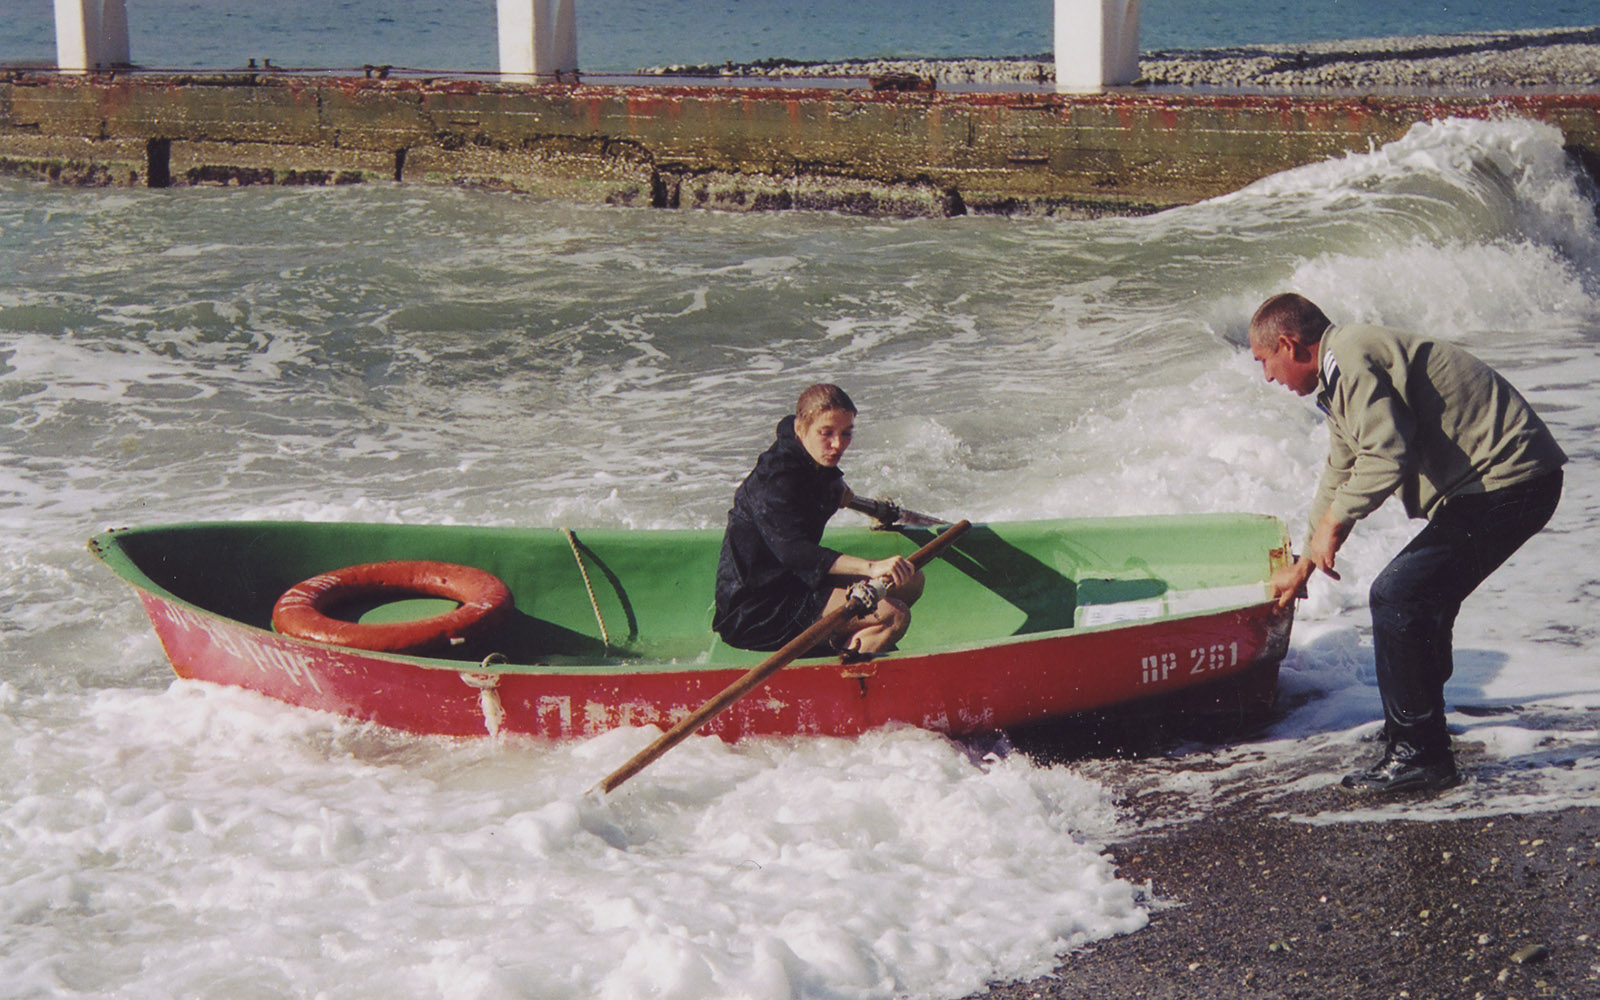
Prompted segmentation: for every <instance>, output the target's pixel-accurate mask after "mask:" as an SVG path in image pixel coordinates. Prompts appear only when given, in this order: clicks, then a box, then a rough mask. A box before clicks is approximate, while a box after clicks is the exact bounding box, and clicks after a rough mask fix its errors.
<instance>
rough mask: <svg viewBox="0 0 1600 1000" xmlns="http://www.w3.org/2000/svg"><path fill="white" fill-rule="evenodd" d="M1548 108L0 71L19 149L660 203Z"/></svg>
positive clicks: (210, 169) (935, 187) (1025, 170)
mask: <svg viewBox="0 0 1600 1000" xmlns="http://www.w3.org/2000/svg"><path fill="white" fill-rule="evenodd" d="M1449 116H1458V117H1472V118H1487V117H1495V116H1523V117H1529V118H1535V119H1539V120H1541V121H1545V122H1548V123H1550V124H1552V125H1554V126H1556V127H1557V128H1559V129H1561V131H1562V132H1563V133H1564V135H1565V136H1566V140H1567V144H1568V147H1569V149H1571V150H1572V151H1573V153H1574V155H1575V156H1577V157H1578V158H1579V159H1580V160H1582V161H1583V162H1585V163H1586V164H1589V165H1592V164H1595V163H1600V93H1594V92H1581V93H1566V94H1563V93H1525V94H1509V95H1500V96H1475V95H1467V94H1461V95H1453V94H1438V95H1419V96H1404V95H1395V96H1370V95H1369V96H1330V95H1311V94H1308V95H1289V94H1270V95H1267V94H1262V95H1255V94H1217V93H1197V92H1180V91H1170V92H1158V91H1135V90H1129V91H1122V92H1116V93H1110V94H1102V95H1062V94H1054V93H1050V92H1044V91H1039V92H972V93H966V92H939V91H934V92H929V91H916V90H909V91H908V90H892V89H889V90H872V89H870V88H868V87H865V86H862V87H837V88H809V89H805V88H801V89H796V88H787V87H770V86H769V87H762V86H742V87H741V86H689V85H684V84H651V85H642V84H641V85H593V84H588V83H583V84H573V83H566V84H558V83H552V84H507V83H499V82H492V83H491V82H484V81H476V80H458V79H437V78H434V79H430V78H396V77H389V78H381V77H380V78H372V77H305V76H294V75H275V74H265V73H260V74H258V73H233V74H184V75H154V74H142V73H135V74H101V75H89V76H83V77H70V76H58V75H56V74H53V73H41V72H29V71H22V70H17V71H10V72H7V73H4V74H0V173H6V174H11V175H15V176H23V177H33V178H38V179H41V180H48V181H53V182H58V183H70V184H85V185H107V186H140V185H152V186H164V185H246V184H345V183H379V182H382V183H395V182H400V183H440V184H457V185H472V186H483V187H491V188H496V189H503V190H508V191H518V192H526V193H528V194H532V195H536V196H541V197H548V198H556V199H566V200H575V201H584V202H596V203H609V204H622V205H643V206H653V207H657V208H690V207H699V208H716V209H726V210H741V211H749V210H765V209H792V208H817V209H831V210H838V211H846V212H860V213H863V214H874V215H901V216H915V215H948V214H957V213H963V212H1011V213H1017V212H1024V213H1052V214H1066V215H1074V216H1094V215H1104V214H1143V213H1147V212H1152V211H1158V210H1160V209H1163V208H1168V207H1171V206H1174V205H1180V204H1187V203H1192V202H1195V201H1200V200H1203V199H1205V198H1210V197H1214V196H1216V195H1220V194H1224V193H1227V192H1229V191H1233V190H1237V189H1238V188H1240V187H1243V186H1244V185H1246V184H1248V183H1250V182H1252V181H1255V180H1257V179H1259V178H1261V177H1264V176H1266V175H1268V174H1272V173H1276V172H1278V171H1281V170H1286V169H1289V168H1291V167H1295V166H1300V165H1303V164H1306V163H1310V162H1315V161H1318V160H1323V159H1327V158H1328V157H1331V156H1338V155H1341V154H1344V153H1348V152H1359V151H1365V150H1367V149H1368V148H1370V147H1371V146H1372V145H1376V144H1382V143H1385V142H1389V141H1392V140H1393V139H1396V138H1398V137H1399V136H1400V135H1402V134H1404V132H1405V131H1406V129H1408V128H1409V127H1410V126H1411V125H1413V124H1415V123H1417V122H1419V121H1425V120H1428V119H1433V118H1440V117H1449Z"/></svg>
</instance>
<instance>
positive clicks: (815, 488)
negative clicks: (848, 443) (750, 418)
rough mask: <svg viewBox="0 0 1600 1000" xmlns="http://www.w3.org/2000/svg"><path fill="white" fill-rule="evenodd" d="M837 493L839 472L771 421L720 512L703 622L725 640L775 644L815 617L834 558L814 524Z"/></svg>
mask: <svg viewBox="0 0 1600 1000" xmlns="http://www.w3.org/2000/svg"><path fill="white" fill-rule="evenodd" d="M843 493H844V474H843V473H842V472H840V471H839V470H838V469H837V468H830V467H828V466H825V465H820V464H818V463H817V462H816V461H815V460H814V459H813V458H812V457H811V455H810V454H809V453H808V452H807V451H806V449H805V445H803V444H801V443H800V439H799V438H797V437H796V436H795V432H794V417H792V416H791V417H784V418H783V420H781V421H779V423H778V438H777V440H776V441H774V442H773V443H772V447H770V448H768V449H767V450H766V451H764V452H762V454H761V457H760V458H758V459H756V467H755V469H753V470H752V471H751V472H750V475H748V476H746V477H745V480H744V482H743V483H741V484H740V485H739V488H738V489H737V490H736V491H734V494H733V508H732V509H731V510H729V511H728V530H727V533H726V534H725V535H723V538H722V559H721V561H720V562H719V563H718V564H717V613H716V617H715V618H713V619H712V622H711V627H712V628H714V629H716V631H717V632H718V633H719V634H720V635H721V636H722V638H723V640H724V641H726V642H727V643H728V644H729V645H732V646H738V647H740V648H741V649H777V648H779V647H780V646H782V645H783V644H784V643H786V642H788V641H789V640H790V639H793V638H794V637H795V636H797V635H799V634H800V633H801V632H803V631H805V629H806V628H807V627H808V626H810V625H811V623H812V622H814V621H816V620H817V618H819V617H821V614H822V608H823V605H824V604H825V602H826V601H827V595H828V589H829V588H828V587H827V586H825V584H826V582H827V577H828V569H829V568H830V567H831V566H832V565H833V563H834V560H836V559H838V558H839V553H838V552H835V551H834V550H832V549H829V548H825V547H823V545H822V544H821V542H822V529H823V528H824V527H825V526H826V525H827V523H828V518H830V517H832V516H833V514H834V512H835V511H837V510H838V509H839V499H840V497H841V496H843Z"/></svg>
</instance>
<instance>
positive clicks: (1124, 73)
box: [1056, 0, 1139, 91]
mask: <svg viewBox="0 0 1600 1000" xmlns="http://www.w3.org/2000/svg"><path fill="white" fill-rule="evenodd" d="M1138 77H1139V0H1056V89H1057V90H1063V91H1085V90H1100V89H1101V88H1103V87H1115V86H1120V85H1122V84H1127V83H1132V82H1133V81H1134V80H1136V79H1138Z"/></svg>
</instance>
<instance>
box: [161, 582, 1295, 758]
mask: <svg viewBox="0 0 1600 1000" xmlns="http://www.w3.org/2000/svg"><path fill="white" fill-rule="evenodd" d="M140 597H141V599H142V600H143V601H144V605H145V610H146V611H147V613H148V614H149V616H150V620H151V623H152V624H153V625H154V626H155V630H156V633H157V635H158V636H159V637H160V639H161V642H162V644H163V646H164V647H165V648H166V651H167V655H168V657H169V658H170V659H171V661H172V665H173V669H174V670H175V671H176V672H177V674H178V675H179V676H180V677H185V678H190V679H193V680H202V681H209V682H212V683H216V684H225V685H229V686H233V687H241V688H246V689H248V690H251V691H256V692H259V693H261V694H264V695H267V696H268V697H271V698H275V699H278V700H280V701H284V702H287V703H289V704H291V705H298V706H301V707H303V708H310V709H319V710H322V711H328V712H335V713H338V714H339V715H343V716H348V717H350V718H355V719H361V720H367V721H371V722H376V723H380V724H382V725H385V726H390V727H393V728H396V729H402V730H406V731H409V732H415V733H431V734H439V735H445V736H482V735H485V734H486V733H491V732H496V731H498V732H512V733H523V734H528V735H533V736H543V737H550V738H557V739H559V738H566V737H587V736H593V735H596V734H598V733H601V732H604V731H606V730H608V729H613V728H616V727H618V726H631V725H653V726H660V727H663V728H665V727H668V726H670V725H672V724H673V723H674V722H676V721H677V720H678V719H681V718H683V717H684V716H686V715H688V714H689V713H690V712H691V711H693V710H694V709H696V708H698V707H699V706H700V705H701V704H703V703H704V702H705V701H707V700H708V699H709V698H711V696H713V695H715V694H716V693H717V692H719V691H721V690H722V689H723V688H724V687H726V686H727V685H728V684H729V683H731V682H732V681H734V680H735V679H737V678H738V677H739V676H741V675H742V674H743V673H744V668H738V667H735V668H727V669H724V668H705V667H692V666H691V667H676V666H654V665H653V666H649V667H639V668H627V667H619V668H617V670H616V671H615V672H597V671H596V670H595V669H593V668H588V669H584V670H562V669H559V668H515V669H507V670H505V671H504V672H500V673H494V674H474V673H473V672H471V671H470V670H469V671H468V672H465V673H463V672H461V671H458V670H455V669H449V668H445V667H439V666H436V665H435V664H437V662H438V661H424V660H417V659H413V658H407V657H398V656H391V655H388V654H379V653H367V652H362V651H360V650H353V649H345V648H340V647H334V646H325V645H321V644H318V643H313V642H307V641H304V640H299V639H293V638H288V637H285V636H281V635H277V634H274V633H272V632H269V631H266V630H264V629H260V628H254V627H252V626H248V625H243V624H239V623H237V622H234V621H231V620H229V619H226V618H223V617H220V616H217V615H212V614H209V613H206V612H201V611H197V610H195V609H193V608H192V607H189V606H185V605H183V604H179V603H175V602H172V601H169V600H166V599H164V598H163V597H161V596H159V595H156V594H153V593H151V592H149V591H145V590H141V591H140ZM1291 616H1292V613H1291V612H1290V611H1280V610H1278V609H1277V608H1275V607H1274V606H1273V605H1271V604H1266V603H1264V604H1258V605H1253V606H1251V607H1247V608H1240V609H1236V610H1232V611H1224V612H1218V613H1213V614H1201V615H1194V616H1190V617H1185V618H1176V619H1161V620H1156V621H1149V622H1134V623H1129V624H1125V625H1122V626H1119V627H1114V628H1106V629H1099V630H1074V631H1071V632H1058V633H1052V634H1048V635H1043V636H1040V637H1037V638H1027V637H1025V638H1020V639H1015V640H1011V641H1007V642H1004V643H997V644H993V645H986V646H983V647H981V648H975V649H966V650H955V651H948V652H939V653H934V654H929V655H896V656H891V657H886V658H884V659H882V660H878V661H876V662H873V663H868V664H865V665H862V666H857V667H852V668H842V667H841V666H840V665H839V664H838V663H837V662H836V661H832V660H805V661H801V662H799V663H796V664H793V665H791V666H789V667H787V668H785V669H783V670H781V671H779V672H778V673H777V674H776V675H775V676H774V677H773V678H772V679H771V680H770V681H768V682H767V684H766V685H765V686H763V687H762V688H760V689H759V690H757V691H755V692H754V693H752V694H751V695H749V696H748V697H746V698H745V699H744V700H742V701H740V702H739V703H737V704H735V705H734V706H733V707H732V708H730V709H728V710H727V711H726V712H724V713H723V714H722V715H720V716H718V717H717V718H716V719H715V720H713V721H712V722H711V723H710V724H708V725H707V727H706V729H705V731H706V732H708V733H714V734H716V735H718V736H721V737H723V738H724V739H729V740H733V739H739V738H741V737H744V736H758V735H775V734H776V735H782V734H816V735H830V736H854V735H857V734H859V733H862V732H865V731H866V730H869V729H872V728H874V727H876V726H882V725H885V724H889V723H904V724H908V725H912V726H917V727H920V728H924V729H931V730H936V731H939V732H944V733H949V734H951V735H960V734H963V733H969V732H978V731H989V730H997V729H1005V728H1010V727H1014V726H1019V725H1023V724H1027V723H1035V722H1040V721H1043V720H1046V719H1050V718H1056V717H1061V716H1068V715H1073V714H1076V713H1079V712H1086V711H1093V710H1096V709H1103V708H1107V707H1110V706H1115V705H1125V704H1129V703H1134V702H1137V701H1140V700H1143V699H1146V698H1152V697H1156V696H1160V695H1170V694H1172V693H1173V692H1176V691H1182V690H1185V689H1191V688H1198V687H1202V686H1206V685H1210V684H1212V683H1213V682H1217V681H1223V680H1226V679H1229V678H1241V677H1249V678H1250V679H1251V686H1252V688H1254V689H1256V690H1259V691H1261V692H1262V693H1263V696H1264V698H1265V699H1270V696H1271V690H1272V685H1273V682H1274V681H1275V678H1276V674H1277V666H1278V661H1279V660H1281V659H1282V657H1283V654H1284V652H1285V649H1286V647H1287V643H1288V635H1289V625H1290V621H1291Z"/></svg>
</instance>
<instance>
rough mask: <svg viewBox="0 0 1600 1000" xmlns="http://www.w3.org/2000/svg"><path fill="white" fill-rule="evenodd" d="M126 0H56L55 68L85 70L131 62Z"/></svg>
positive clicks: (72, 71)
mask: <svg viewBox="0 0 1600 1000" xmlns="http://www.w3.org/2000/svg"><path fill="white" fill-rule="evenodd" d="M129 61H130V60H129V51H128V6H127V0H56V68H57V69H59V70H61V71H62V72H63V73H84V72H87V71H89V70H92V69H110V68H111V67H113V66H126V65H127V64H128V63H129Z"/></svg>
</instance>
